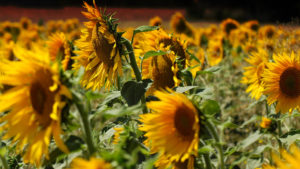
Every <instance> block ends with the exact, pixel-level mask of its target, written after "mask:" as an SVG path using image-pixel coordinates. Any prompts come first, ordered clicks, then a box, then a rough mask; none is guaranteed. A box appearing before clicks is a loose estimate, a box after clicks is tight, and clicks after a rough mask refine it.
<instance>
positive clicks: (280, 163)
mask: <svg viewBox="0 0 300 169" xmlns="http://www.w3.org/2000/svg"><path fill="white" fill-rule="evenodd" d="M281 157H282V158H280V157H278V156H277V155H275V154H273V155H272V158H273V159H274V163H275V164H276V166H272V165H270V164H264V165H263V166H262V169H290V168H291V169H292V168H294V169H296V168H300V149H299V148H298V147H297V146H296V145H295V144H293V145H292V146H291V147H290V151H289V152H287V151H286V150H282V151H281Z"/></svg>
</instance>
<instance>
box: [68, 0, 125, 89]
mask: <svg viewBox="0 0 300 169" xmlns="http://www.w3.org/2000/svg"><path fill="white" fill-rule="evenodd" d="M84 7H85V8H86V9H87V12H82V14H83V15H84V16H85V17H86V18H88V19H89V20H90V21H88V22H85V23H84V25H85V27H86V28H85V29H83V30H82V35H81V37H80V39H79V40H77V41H76V42H75V45H76V46H77V47H78V48H79V49H80V50H79V51H75V53H76V54H77V55H78V56H76V57H73V59H74V60H75V61H76V62H75V63H74V64H73V69H75V70H78V69H79V68H80V67H81V66H83V67H84V69H85V72H84V75H83V77H82V80H81V83H82V85H83V86H85V87H86V88H88V89H89V88H91V89H92V90H96V89H100V88H101V87H102V86H104V85H105V88H106V89H109V88H110V86H111V85H112V84H114V83H116V81H117V77H118V75H121V74H122V62H121V57H120V53H119V49H118V47H117V42H116V39H115V37H114V34H113V32H112V30H110V29H109V27H108V23H107V21H106V20H105V18H104V16H103V15H102V14H101V13H100V11H99V8H98V7H97V5H96V4H95V1H94V7H92V6H90V5H88V4H87V3H86V2H84Z"/></svg>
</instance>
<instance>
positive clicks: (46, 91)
mask: <svg viewBox="0 0 300 169" xmlns="http://www.w3.org/2000/svg"><path fill="white" fill-rule="evenodd" d="M14 54H15V56H16V57H17V58H18V59H19V61H9V60H1V62H0V72H4V75H2V76H1V78H0V83H1V84H4V85H10V86H12V88H11V89H9V90H7V91H6V92H4V93H3V94H1V95H0V112H4V111H8V113H6V114H3V113H2V115H1V118H0V122H1V123H2V125H1V127H0V131H1V132H3V133H4V136H3V139H10V138H12V143H16V152H17V153H21V154H22V155H23V161H24V162H25V163H31V164H35V165H37V166H39V165H40V164H41V161H42V159H43V157H45V158H49V156H48V146H49V144H50V139H51V137H52V136H53V137H54V140H55V142H56V145H57V146H58V147H59V148H60V149H61V150H62V151H64V152H66V153H67V152H68V149H67V147H66V146H65V145H64V143H63V141H62V140H61V138H60V136H61V134H62V130H61V126H60V122H61V110H62V108H63V107H64V105H65V101H63V99H64V97H65V98H66V97H68V98H71V94H70V92H69V91H68V89H67V88H66V87H65V86H64V85H63V84H61V82H60V80H59V78H60V77H59V70H58V65H57V64H56V63H52V64H51V63H50V57H49V55H48V53H47V52H45V51H43V50H41V49H39V47H36V48H34V50H33V51H27V50H25V49H23V48H20V47H18V48H15V50H14Z"/></svg>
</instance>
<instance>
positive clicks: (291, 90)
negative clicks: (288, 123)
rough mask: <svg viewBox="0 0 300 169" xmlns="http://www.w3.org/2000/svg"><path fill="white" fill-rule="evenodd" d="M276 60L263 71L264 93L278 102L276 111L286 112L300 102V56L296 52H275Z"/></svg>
mask: <svg viewBox="0 0 300 169" xmlns="http://www.w3.org/2000/svg"><path fill="white" fill-rule="evenodd" d="M273 59H274V61H275V62H271V63H268V64H267V67H268V69H266V70H265V71H264V73H263V75H262V76H263V82H264V86H265V90H264V94H266V95H268V98H267V101H268V103H269V104H270V105H271V104H273V103H274V102H277V104H276V112H281V113H286V112H287V111H291V110H293V109H295V108H297V107H298V106H299V104H300V58H299V55H295V54H294V52H292V53H291V55H289V54H287V53H283V54H273Z"/></svg>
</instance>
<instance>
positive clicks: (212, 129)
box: [205, 120, 225, 169]
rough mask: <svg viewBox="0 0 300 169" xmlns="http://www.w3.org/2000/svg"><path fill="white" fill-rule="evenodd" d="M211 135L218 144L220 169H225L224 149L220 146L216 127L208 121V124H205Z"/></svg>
mask: <svg viewBox="0 0 300 169" xmlns="http://www.w3.org/2000/svg"><path fill="white" fill-rule="evenodd" d="M205 124H206V125H205V126H206V127H207V129H208V131H209V133H210V134H211V136H212V137H213V138H214V139H215V141H216V142H217V144H216V148H217V151H218V154H219V156H218V159H219V168H221V169H225V164H224V152H223V147H222V145H221V144H220V138H219V136H218V134H217V131H216V130H215V127H214V126H213V124H212V123H211V122H210V121H208V120H207V123H205Z"/></svg>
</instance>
